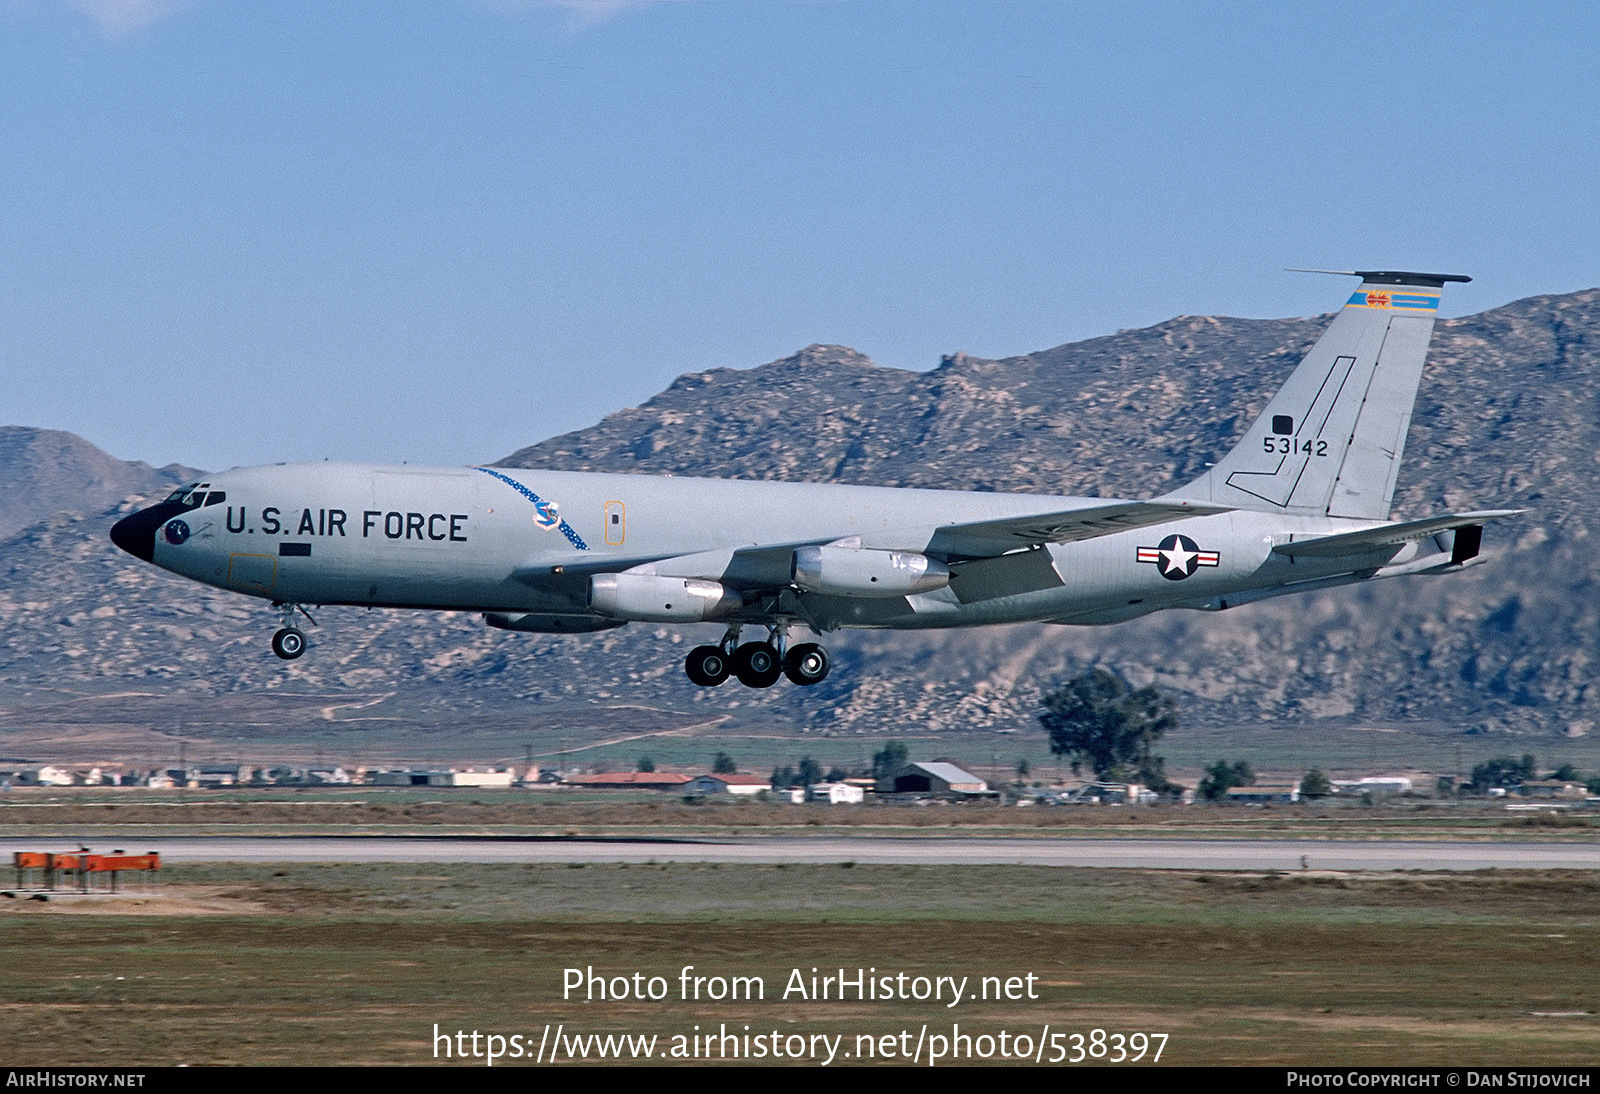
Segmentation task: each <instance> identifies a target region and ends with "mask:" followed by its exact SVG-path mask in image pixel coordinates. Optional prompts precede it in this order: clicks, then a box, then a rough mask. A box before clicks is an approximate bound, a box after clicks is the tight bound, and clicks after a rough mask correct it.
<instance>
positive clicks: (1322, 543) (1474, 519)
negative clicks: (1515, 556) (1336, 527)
mask: <svg viewBox="0 0 1600 1094" xmlns="http://www.w3.org/2000/svg"><path fill="white" fill-rule="evenodd" d="M1525 512H1527V510H1526V509H1485V510H1482V511H1480V512H1476V513H1446V514H1444V515H1443V516H1438V517H1427V518H1425V519H1423V520H1405V521H1399V522H1397V523H1395V524H1385V525H1382V526H1381V527H1378V528H1363V529H1361V530H1360V531H1357V532H1340V533H1338V534H1337V535H1332V536H1320V537H1318V538H1316V539H1302V540H1296V541H1294V542H1293V543H1280V544H1278V545H1277V546H1276V547H1274V548H1273V550H1274V551H1275V552H1277V553H1278V554H1280V555H1301V556H1305V557H1309V558H1330V557H1334V556H1337V555H1357V554H1360V553H1361V552H1363V551H1372V550H1377V549H1379V548H1382V547H1399V546H1400V545H1402V544H1405V543H1410V542H1411V541H1412V540H1418V539H1424V538H1426V537H1427V536H1433V535H1438V534H1439V533H1440V532H1448V531H1451V530H1452V529H1457V528H1468V527H1473V526H1478V527H1481V526H1482V525H1483V524H1485V523H1486V522H1488V521H1491V520H1504V519H1505V518H1506V517H1514V516H1517V515H1519V514H1521V513H1525Z"/></svg>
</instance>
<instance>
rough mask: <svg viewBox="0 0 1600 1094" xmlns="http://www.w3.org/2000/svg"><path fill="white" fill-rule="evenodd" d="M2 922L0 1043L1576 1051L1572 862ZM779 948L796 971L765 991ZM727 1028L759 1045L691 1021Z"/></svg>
mask: <svg viewBox="0 0 1600 1094" xmlns="http://www.w3.org/2000/svg"><path fill="white" fill-rule="evenodd" d="M0 924H3V926H0V947H3V954H0V959H3V961H4V968H5V969H6V973H5V980H6V991H5V993H4V1001H3V1005H0V1051H3V1053H4V1057H5V1059H6V1060H7V1061H8V1062H9V1063H13V1064H18V1065H37V1064H44V1063H57V1064H59V1063H74V1064H97V1065H133V1064H149V1065H156V1064H173V1063H194V1064H203V1063H252V1064H289V1063H295V1064H319V1063H350V1064H402V1065H411V1064H432V1063H434V1062H436V1061H437V1062H441V1063H443V1062H447V1061H446V1060H445V1059H444V1058H443V1052H444V1051H448V1052H451V1053H453V1052H454V1051H455V1050H456V1049H457V1048H463V1049H465V1050H466V1051H467V1052H468V1056H469V1060H470V1059H471V1050H472V1048H473V1044H472V1041H471V1039H470V1034H471V1033H472V1032H473V1031H477V1032H478V1033H479V1034H480V1041H479V1042H478V1047H479V1048H480V1050H484V1051H486V1050H487V1048H488V1047H489V1045H490V1044H491V1042H489V1041H488V1040H486V1039H484V1038H486V1036H487V1035H489V1034H497V1035H499V1036H501V1037H505V1038H507V1040H506V1041H505V1042H504V1043H503V1044H502V1045H501V1048H502V1050H504V1051H507V1052H508V1053H509V1051H510V1050H511V1047H512V1046H513V1045H516V1046H518V1047H520V1048H521V1049H522V1051H523V1052H524V1054H525V1057H524V1059H523V1060H521V1061H518V1060H502V1061H501V1063H515V1062H529V1061H528V1057H532V1055H533V1054H534V1052H535V1049H536V1047H537V1046H538V1045H540V1043H541V1042H542V1041H543V1042H546V1043H547V1042H548V1041H549V1039H550V1038H549V1037H548V1036H546V1034H545V1028H546V1023H549V1024H550V1026H551V1029H550V1035H551V1036H553V1034H554V1032H555V1026H556V1025H557V1024H560V1026H561V1031H562V1036H563V1038H564V1041H563V1043H564V1044H566V1045H567V1046H568V1047H569V1048H574V1047H576V1046H575V1045H574V1043H573V1042H572V1038H573V1037H575V1036H583V1037H587V1036H588V1035H590V1034H631V1035H635V1036H646V1037H648V1036H650V1035H655V1036H656V1037H657V1038H658V1040H657V1041H656V1042H655V1045H654V1052H655V1056H656V1059H657V1061H658V1062H659V1061H660V1057H661V1056H662V1055H664V1054H666V1053H669V1052H670V1051H671V1050H672V1049H673V1048H675V1047H676V1048H677V1049H678V1050H679V1051H681V1052H684V1053H688V1052H691V1051H693V1052H697V1053H698V1054H699V1055H700V1056H701V1060H700V1061H699V1062H704V1057H705V1056H706V1055H707V1054H709V1055H710V1056H711V1057H712V1058H713V1059H720V1058H721V1057H722V1055H725V1054H726V1053H727V1052H728V1049H729V1048H730V1047H731V1048H734V1049H735V1050H736V1051H738V1050H739V1049H740V1048H742V1049H743V1050H744V1051H749V1052H752V1053H755V1052H757V1051H760V1050H763V1049H764V1050H767V1052H768V1054H767V1055H765V1056H761V1057H758V1058H757V1059H756V1061H755V1062H757V1063H772V1062H782V1063H806V1064H817V1063H820V1062H822V1059H825V1058H826V1054H827V1051H828V1049H827V1044H828V1042H819V1041H818V1040H817V1038H818V1037H819V1036H821V1037H825V1038H842V1039H841V1040H837V1041H833V1042H831V1043H832V1044H833V1046H834V1051H835V1052H836V1053H837V1055H835V1057H834V1063H835V1066H838V1065H840V1064H852V1063H859V1062H861V1060H860V1057H859V1055H857V1054H858V1053H859V1052H862V1051H865V1049H866V1047H867V1045H868V1041H869V1040H870V1044H871V1046H872V1050H873V1051H874V1052H875V1053H877V1054H878V1057H881V1055H882V1054H883V1051H884V1050H885V1048H886V1047H892V1049H893V1052H894V1053H895V1054H896V1055H899V1054H900V1053H901V1052H902V1051H904V1052H906V1053H907V1054H909V1053H910V1052H911V1051H913V1050H916V1051H918V1052H919V1060H920V1062H922V1063H926V1062H927V1051H928V1050H929V1049H932V1048H936V1047H938V1045H939V1043H940V1042H939V1041H938V1038H940V1037H943V1038H945V1039H946V1042H945V1045H946V1051H947V1052H948V1051H950V1050H951V1049H952V1047H953V1048H954V1049H956V1050H959V1049H960V1048H961V1047H962V1046H963V1044H964V1043H963V1042H962V1041H961V1040H960V1037H959V1035H960V1034H965V1035H966V1036H967V1037H968V1038H969V1039H971V1040H969V1041H967V1042H965V1047H966V1049H967V1051H968V1052H970V1053H972V1054H975V1055H981V1054H983V1052H984V1050H985V1048H987V1049H988V1059H989V1060H990V1061H991V1062H1001V1060H1002V1059H1003V1057H1004V1056H1005V1055H1016V1054H1017V1050H1018V1049H1019V1046H1020V1045H1021V1044H1022V1042H1021V1041H1019V1040H1018V1037H1019V1035H1020V1036H1021V1037H1025V1038H1027V1039H1028V1041H1027V1045H1028V1047H1029V1049H1030V1051H1037V1052H1041V1053H1042V1054H1043V1055H1044V1059H1045V1060H1046V1061H1049V1060H1052V1059H1054V1058H1055V1057H1057V1056H1060V1057H1061V1058H1060V1059H1059V1060H1058V1061H1057V1062H1060V1063H1068V1062H1070V1061H1071V1060H1072V1058H1073V1057H1074V1056H1075V1055H1078V1054H1082V1055H1084V1056H1086V1057H1089V1059H1088V1060H1087V1061H1086V1062H1091V1063H1092V1062H1106V1057H1107V1056H1108V1055H1109V1054H1112V1053H1114V1052H1115V1051H1121V1052H1123V1053H1130V1052H1131V1049H1130V1046H1131V1045H1132V1044H1135V1043H1142V1044H1143V1045H1144V1048H1145V1060H1144V1061H1142V1062H1149V1061H1150V1059H1151V1058H1152V1057H1153V1055H1154V1051H1155V1046H1156V1044H1157V1042H1156V1041H1155V1040H1151V1039H1149V1036H1150V1035H1156V1034H1166V1035H1167V1037H1166V1039H1165V1041H1164V1043H1162V1044H1161V1060H1160V1062H1161V1063H1164V1064H1190V1065H1193V1064H1269V1063H1270V1064H1286V1063H1299V1064H1341V1065H1342V1064H1375V1063H1381V1064H1394V1065H1422V1064H1444V1065H1468V1064H1477V1065H1509V1064H1524V1065H1533V1064H1557V1063H1572V1064H1586V1063H1592V1062H1593V1061H1594V1060H1595V1059H1597V1058H1600V1017H1597V1016H1596V1015H1597V1012H1600V984H1597V979H1596V976H1595V961H1594V954H1595V953H1596V951H1597V948H1600V870H1597V871H1595V872H1593V873H1590V872H1577V871H1550V872H1482V873H1477V874H1457V875H1326V874H1294V875H1235V874H1198V873H1187V872H1139V871H1125V870H1074V869H1043V868H1022V867H955V868H941V867H871V868H868V867H865V866H855V865H849V864H840V865H832V866H789V867H783V866H720V867H719V866H714V865H691V864H674V865H646V866H641V865H634V866H626V865H603V866H596V865H590V866H576V865H574V866H565V865H561V866H547V865H528V866H522V865H518V866H468V865H426V866H417V865H415V864H413V865H399V864H394V865H390V864H378V865H346V866H341V865H277V866H240V865H226V864H217V865H193V866H184V867H182V868H177V869H173V870H169V871H167V872H166V877H165V880H164V882H163V884H162V886H161V889H160V891H159V893H158V894H154V895H148V896H134V897H131V898H129V899H127V900H124V901H118V902H115V903H111V902H99V901H94V902H71V901H66V902H61V901H52V902H50V903H37V902H33V901H26V900H6V901H0ZM685 966H694V970H693V972H692V973H691V976H694V975H699V976H705V977H707V978H710V979H708V980H707V981H706V983H705V984H704V985H703V986H702V992H706V993H708V992H711V991H713V990H714V989H715V988H716V980H715V978H717V977H722V978H724V980H725V981H726V982H731V979H732V978H733V977H736V976H737V977H746V978H754V977H759V978H760V980H761V983H762V985H763V987H764V992H763V997H761V998H751V999H743V998H741V999H738V1000H732V999H726V998H725V999H722V1000H720V1001H718V1000H714V999H710V998H701V999H699V1000H694V999H689V1000H685V999H683V998H680V996H681V994H682V986H683V983H684V982H683V981H681V980H680V975H681V972H682V970H683V968H684V967H685ZM813 968H815V969H816V970H818V972H817V975H818V976H823V975H827V974H829V973H832V974H834V975H837V974H838V973H839V970H841V969H843V970H845V971H846V974H847V976H848V977H854V976H855V975H857V970H861V969H872V970H875V971H874V972H872V973H870V974H869V976H871V977H872V978H874V979H876V978H880V977H889V978H890V979H891V983H892V984H896V985H898V984H900V983H902V982H900V981H898V980H895V979H894V978H895V977H897V976H898V974H900V973H902V972H904V973H906V974H908V976H909V977H916V976H923V977H927V978H929V980H928V981H926V983H927V984H929V985H931V984H932V983H933V982H934V981H933V978H936V977H953V978H955V979H956V980H958V981H959V980H961V979H962V978H966V980H967V984H968V985H969V990H970V991H972V992H974V993H975V992H977V990H978V987H979V985H980V984H981V983H982V982H983V978H984V977H994V978H997V979H996V980H994V981H993V982H992V984H993V985H994V987H995V988H997V989H998V994H1000V995H1002V996H1003V995H1004V994H1005V986H1006V984H1007V982H1008V981H1009V982H1010V983H1011V986H1012V994H1014V995H1017V996H1019V997H1018V998H1010V999H1006V998H1000V999H989V1000H981V999H972V998H964V999H963V1001H962V1002H960V1003H958V1004H957V1005H956V1006H954V1007H950V1006H946V1005H944V1004H945V1003H948V1002H949V996H948V990H947V991H946V994H945V998H944V999H943V1000H942V1001H935V1000H932V999H929V1000H926V1001H917V1000H915V999H898V998H895V999H883V998H880V999H876V1000H874V999H867V1000H864V1001H862V1000H857V999H855V998H853V997H852V998H847V999H845V1000H843V1001H841V1000H840V999H838V998H837V992H836V991H833V992H830V996H831V997H830V998H828V999H817V998H811V997H810V992H809V985H810V977H811V976H812V970H813ZM568 969H577V970H588V969H592V970H593V972H594V973H595V974H597V975H599V976H601V977H602V978H605V979H606V980H608V981H612V980H613V978H615V977H626V978H630V979H629V983H628V985H627V986H628V994H629V995H632V994H633V987H632V985H633V984H634V981H632V980H631V978H632V976H633V974H634V973H639V974H641V977H640V979H639V981H638V982H637V983H638V984H639V985H641V986H643V987H645V988H646V989H647V990H646V994H647V995H648V988H649V987H650V986H651V982H650V979H649V978H651V977H660V981H659V982H657V983H656V984H655V985H654V986H655V987H656V988H657V990H659V991H661V992H663V993H664V994H665V996H666V997H665V998H663V999H660V1000H651V999H649V998H645V999H643V1000H640V999H635V998H627V999H621V1000H618V999H614V998H610V997H609V992H608V997H607V998H605V999H586V998H583V996H584V995H585V994H586V993H585V991H584V990H583V989H579V990H578V991H577V993H576V997H566V998H564V997H563V985H564V983H565V982H566V977H567V975H568V974H567V973H566V971H565V970H568ZM795 970H799V975H800V977H801V979H802V981H804V982H805V984H806V985H807V987H808V991H807V994H806V996H804V997H802V996H800V995H797V994H796V993H795V992H793V991H790V992H789V995H788V998H785V997H784V989H785V988H786V987H790V988H792V987H793V986H794V983H793V981H792V977H793V976H794V975H795ZM1029 977H1031V978H1032V979H1031V981H1030V980H1029V979H1028V978H1029ZM746 983H748V984H753V983H754V981H753V980H747V981H746ZM903 983H904V985H906V986H907V990H910V987H914V986H915V985H916V984H917V982H916V981H915V980H913V979H907V980H906V981H904V982H903ZM613 986H614V984H613ZM1028 988H1031V989H1032V991H1033V993H1034V995H1036V996H1037V997H1036V998H1029V997H1027V989H1028ZM897 990H898V989H897ZM847 994H849V993H847ZM436 1026H437V1030H438V1031H439V1032H441V1033H442V1034H443V1035H444V1036H445V1037H446V1041H447V1044H446V1045H444V1046H441V1044H440V1042H438V1041H436V1040H435V1038H434V1034H435V1032H436V1030H435V1027H436ZM724 1026H726V1027H727V1029H728V1030H729V1031H730V1032H731V1033H733V1034H735V1035H736V1036H737V1037H739V1038H743V1037H745V1036H746V1034H749V1035H750V1036H751V1037H754V1038H755V1040H753V1041H743V1042H738V1043H737V1044H736V1043H735V1042H726V1043H725V1042H722V1041H720V1040H713V1041H712V1042H711V1043H710V1045H706V1044H705V1043H704V1042H701V1041H696V1040H694V1038H696V1037H703V1036H704V1035H705V1034H706V1033H708V1032H710V1033H720V1032H721V1031H722V1029H723V1027H724ZM747 1027H748V1028H747ZM1097 1029H1098V1030H1104V1031H1107V1036H1106V1037H1104V1038H1101V1039H1099V1040H1096V1039H1095V1037H1094V1034H1093V1031H1094V1030H1097ZM457 1031H460V1032H461V1033H463V1034H464V1035H465V1036H464V1037H463V1038H462V1039H460V1040H451V1036H452V1035H453V1034H455V1033H456V1032H457ZM903 1031H904V1033H905V1036H904V1037H903V1038H902V1037H901V1036H900V1035H901V1034H902V1032H903ZM1002 1033H1004V1034H1005V1035H1006V1040H1005V1041H1002V1040H1001V1039H1000V1035H1001V1034H1002ZM1135 1033H1143V1034H1145V1035H1147V1037H1146V1039H1145V1040H1144V1041H1142V1042H1138V1041H1122V1042H1118V1041H1116V1039H1115V1037H1116V1035H1117V1034H1121V1035H1123V1036H1124V1037H1127V1036H1129V1035H1132V1034H1135ZM774 1035H775V1037H774ZM1075 1035H1076V1039H1075ZM512 1036H517V1037H520V1038H521V1041H520V1042H512V1041H510V1040H509V1038H510V1037H512ZM797 1037H798V1038H799V1040H796V1038H797ZM858 1037H862V1038H866V1039H865V1040H860V1041H858V1040H857V1038H858ZM885 1037H888V1038H890V1040H888V1041H885V1040H884V1039H883V1038H885ZM985 1037H987V1038H989V1039H988V1040H984V1038H985ZM673 1038H678V1040H676V1041H674V1040H673ZM919 1039H920V1042H921V1046H922V1047H921V1049H918V1048H917V1046H918V1043H919ZM774 1045H775V1046H777V1047H778V1048H779V1050H782V1051H786V1052H793V1051H794V1050H795V1049H796V1047H797V1046H801V1047H803V1049H804V1055H803V1057H802V1058H800V1059H798V1060H796V1059H791V1058H789V1056H788V1055H786V1056H785V1058H784V1059H782V1060H776V1061H775V1060H774V1059H773V1058H772V1055H771V1051H770V1050H771V1046H774ZM1002 1046H1007V1047H1004V1048H1003V1047H1002ZM442 1047H443V1051H441V1049H442ZM587 1047H588V1050H589V1052H590V1053H591V1055H592V1054H593V1053H594V1052H595V1051H596V1050H597V1046H596V1045H595V1044H593V1043H588V1046H587ZM635 1047H642V1046H638V1045H636V1046H635ZM1097 1048H1098V1049H1099V1051H1100V1052H1101V1053H1102V1058H1101V1059H1099V1060H1097V1059H1095V1058H1093V1057H1092V1056H1091V1055H1090V1054H1091V1053H1092V1052H1094V1051H1095V1050H1096V1049H1097ZM813 1050H815V1054H813ZM846 1053H848V1054H850V1055H849V1056H848V1057H846V1055H845V1054H846ZM818 1057H821V1058H818ZM741 1058H742V1057H741ZM875 1058H877V1057H875ZM448 1062H455V1063H459V1062H460V1061H459V1060H450V1061H448ZM472 1062H474V1063H477V1064H480V1065H481V1064H482V1063H484V1062H485V1061H484V1060H483V1058H482V1057H481V1056H480V1057H479V1058H478V1059H476V1060H472ZM562 1062H566V1061H565V1059H564V1058H563V1059H562ZM595 1062H598V1061H595ZM667 1062H670V1057H669V1058H668V1061H667ZM900 1062H904V1061H900ZM960 1062H968V1061H966V1060H962V1061H960ZM975 1062H983V1061H982V1060H981V1059H980V1060H977V1061H975Z"/></svg>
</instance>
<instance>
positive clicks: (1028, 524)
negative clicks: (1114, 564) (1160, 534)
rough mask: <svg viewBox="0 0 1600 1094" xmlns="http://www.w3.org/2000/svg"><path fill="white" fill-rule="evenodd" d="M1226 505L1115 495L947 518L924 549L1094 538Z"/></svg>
mask: <svg viewBox="0 0 1600 1094" xmlns="http://www.w3.org/2000/svg"><path fill="white" fill-rule="evenodd" d="M1230 509H1231V506H1225V505H1204V504H1200V503H1197V502H1184V501H1119V502H1113V503H1111V504H1109V505H1090V506H1085V507H1084V508H1082V509H1067V510H1063V511H1061V512H1058V513H1034V514H1031V515H1029V516H1024V517H1003V518H1001V519H999V520H980V521H973V522H971V523H967V524H946V525H943V526H942V527H940V528H938V529H936V530H935V531H934V534H933V539H932V540H930V541H929V543H928V546H927V550H926V553H927V554H929V555H932V556H934V557H936V558H943V559H947V560H951V559H953V560H958V561H959V560H961V559H973V558H993V557H995V556H996V555H1003V554H1006V553H1008V552H1010V551H1015V550H1017V549H1019V548H1022V547H1035V546H1038V545H1039V544H1042V543H1072V542H1075V541H1077V540H1082V539H1095V538H1097V537H1099V536H1109V535H1112V534H1114V533H1117V532H1127V531H1131V530H1132V529H1135V528H1144V527H1147V526H1149V525H1152V524H1168V523H1170V522H1172V521H1175V520H1184V519H1187V518H1189V517H1206V516H1211V515H1213V514H1215V513H1226V512H1228V511H1229V510H1230Z"/></svg>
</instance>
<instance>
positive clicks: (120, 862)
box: [11, 849, 161, 893]
mask: <svg viewBox="0 0 1600 1094" xmlns="http://www.w3.org/2000/svg"><path fill="white" fill-rule="evenodd" d="M11 864H12V865H13V866H15V867H16V869H17V888H19V889H22V888H26V887H27V886H26V885H25V884H24V883H25V881H26V873H25V871H27V870H43V871H44V876H43V878H42V880H43V882H44V888H46V889H54V888H56V886H57V883H58V882H66V881H67V879H68V878H70V877H71V876H72V875H74V874H75V875H77V888H79V889H81V890H82V891H84V892H89V891H90V889H91V888H92V887H93V886H92V877H91V875H93V874H110V875H111V879H110V891H111V892H113V893H114V892H116V891H117V888H118V880H119V878H120V876H121V874H122V871H124V870H139V871H142V872H145V873H147V874H148V875H149V876H150V877H152V878H153V877H155V876H156V872H157V871H159V870H160V869H161V855H160V854H159V853H158V852H156V851H150V852H148V853H146V854H143V855H129V854H126V853H124V852H122V851H120V850H119V851H113V852H112V853H111V854H109V855H92V854H90V853H89V852H88V851H87V849H85V850H83V851H78V852H74V853H64V854H58V853H56V852H53V851H43V852H41V851H14V852H12V855H11Z"/></svg>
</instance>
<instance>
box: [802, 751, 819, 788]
mask: <svg viewBox="0 0 1600 1094" xmlns="http://www.w3.org/2000/svg"><path fill="white" fill-rule="evenodd" d="M821 781H822V765H821V764H819V763H818V762H817V761H816V760H813V759H812V758H811V757H810V756H802V757H800V785H801V786H815V785H816V784H817V783H819V782H821Z"/></svg>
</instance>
